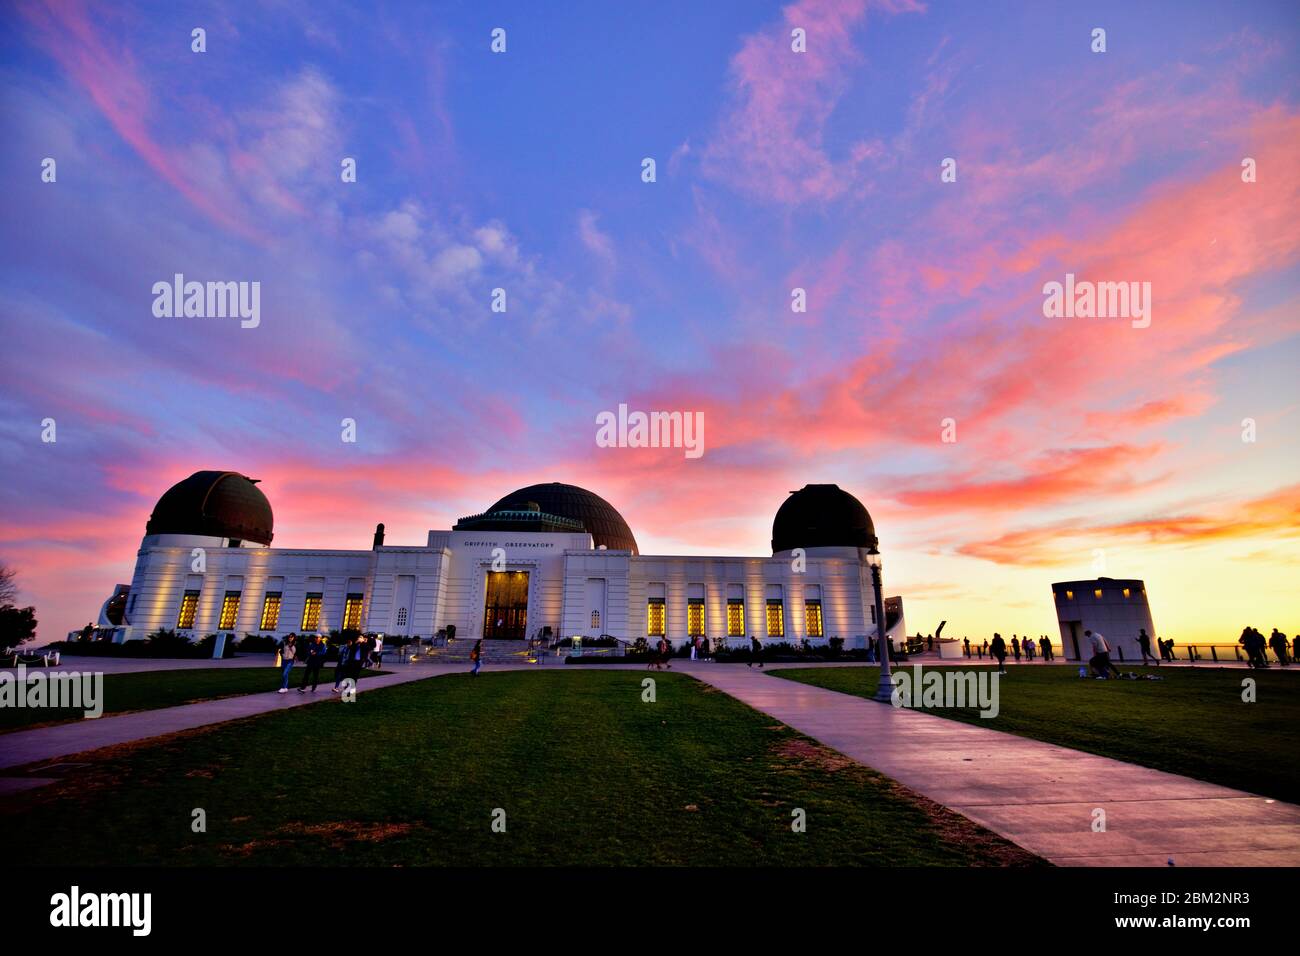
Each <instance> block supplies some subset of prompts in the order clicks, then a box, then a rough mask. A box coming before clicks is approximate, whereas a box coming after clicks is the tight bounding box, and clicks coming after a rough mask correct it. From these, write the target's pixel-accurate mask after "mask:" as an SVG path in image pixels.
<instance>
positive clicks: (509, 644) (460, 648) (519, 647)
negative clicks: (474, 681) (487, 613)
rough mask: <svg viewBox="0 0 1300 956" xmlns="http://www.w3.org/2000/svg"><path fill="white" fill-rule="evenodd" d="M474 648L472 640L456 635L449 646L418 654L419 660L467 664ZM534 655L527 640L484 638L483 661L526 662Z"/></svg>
mask: <svg viewBox="0 0 1300 956" xmlns="http://www.w3.org/2000/svg"><path fill="white" fill-rule="evenodd" d="M473 649H474V641H472V640H469V639H466V638H463V637H458V638H457V639H456V640H455V641H453V642H452V644H451V646H450V647H435V648H434V649H433V653H432V654H429V655H427V656H426V655H423V654H422V655H420V660H422V661H429V662H431V663H435V664H464V665H465V666H466V667H468V666H469V662H470V661H469V652H470V651H472V650H473ZM533 656H534V655H533V654H532V653H530V652H529V648H528V642H527V641H508V640H490V639H489V640H484V641H483V663H484V664H485V665H490V664H526V663H528V661H529V658H531V657H533Z"/></svg>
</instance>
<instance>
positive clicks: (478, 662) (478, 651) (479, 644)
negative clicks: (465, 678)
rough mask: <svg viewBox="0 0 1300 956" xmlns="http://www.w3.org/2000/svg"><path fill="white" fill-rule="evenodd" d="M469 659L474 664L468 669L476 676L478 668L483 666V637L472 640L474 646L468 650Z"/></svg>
mask: <svg viewBox="0 0 1300 956" xmlns="http://www.w3.org/2000/svg"><path fill="white" fill-rule="evenodd" d="M469 659H470V660H471V661H472V662H473V664H474V666H473V667H471V668H470V669H469V672H470V674H472V675H473V676H474V677H478V669H479V668H480V667H482V666H483V639H482V638H479V639H478V640H477V641H475V642H474V648H473V649H472V650H471V651H470V652H469Z"/></svg>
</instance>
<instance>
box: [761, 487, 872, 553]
mask: <svg viewBox="0 0 1300 956" xmlns="http://www.w3.org/2000/svg"><path fill="white" fill-rule="evenodd" d="M875 546H876V526H875V525H874V524H872V522H871V515H869V514H867V509H866V508H864V507H863V506H862V502H861V501H859V500H858V499H857V498H854V497H853V496H852V495H851V494H849V493H848V492H847V491H845V490H844V489H843V488H841V487H840V486H839V485H804V486H803V487H802V488H800V489H799V490H798V491H792V492H790V497H789V498H787V499H785V502H784V503H783V504H782V505H781V507H780V508H779V509H778V510H777V512H776V518H775V519H774V520H773V521H772V553H773V554H776V553H778V552H781V551H790V550H792V549H794V548H874V547H875Z"/></svg>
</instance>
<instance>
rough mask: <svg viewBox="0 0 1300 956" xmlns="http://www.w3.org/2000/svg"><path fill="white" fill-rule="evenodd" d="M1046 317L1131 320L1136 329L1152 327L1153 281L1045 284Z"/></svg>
mask: <svg viewBox="0 0 1300 956" xmlns="http://www.w3.org/2000/svg"><path fill="white" fill-rule="evenodd" d="M1043 296H1044V299H1043V316H1044V318H1048V319H1062V318H1064V319H1132V320H1133V328H1135V329H1145V328H1147V326H1149V325H1150V324H1151V283H1150V282H1090V281H1088V280H1086V279H1085V280H1084V281H1082V282H1075V280H1074V273H1073V272H1067V273H1066V274H1065V282H1064V283H1061V282H1047V283H1044V285H1043Z"/></svg>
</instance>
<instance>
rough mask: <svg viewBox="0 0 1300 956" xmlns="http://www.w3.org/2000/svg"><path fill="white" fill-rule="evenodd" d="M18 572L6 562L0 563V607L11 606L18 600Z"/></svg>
mask: <svg viewBox="0 0 1300 956" xmlns="http://www.w3.org/2000/svg"><path fill="white" fill-rule="evenodd" d="M17 577H18V572H17V571H15V570H14V569H13V568H11V567H9V565H7V564H0V607H12V606H13V603H14V601H16V600H18V582H17V580H16V578H17Z"/></svg>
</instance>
